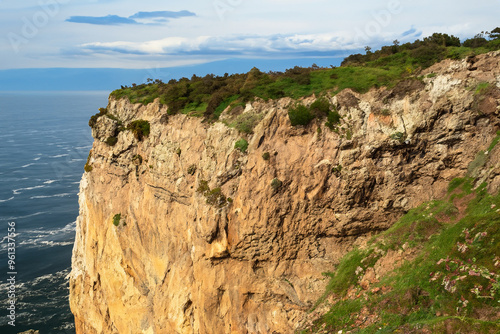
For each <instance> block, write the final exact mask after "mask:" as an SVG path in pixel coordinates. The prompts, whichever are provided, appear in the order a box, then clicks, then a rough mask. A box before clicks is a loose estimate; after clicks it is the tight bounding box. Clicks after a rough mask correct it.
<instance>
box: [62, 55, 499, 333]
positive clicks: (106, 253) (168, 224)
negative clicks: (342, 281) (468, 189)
mask: <svg viewBox="0 0 500 334" xmlns="http://www.w3.org/2000/svg"><path fill="white" fill-rule="evenodd" d="M421 75H422V77H421V78H418V79H417V78H415V79H409V80H406V81H402V82H400V83H399V84H398V85H397V86H396V87H394V88H393V89H386V88H379V89H372V90H370V91H369V92H368V93H366V94H358V93H356V92H354V91H351V90H348V89H346V90H344V91H342V92H341V93H339V94H337V95H335V96H328V99H329V101H330V103H331V104H332V105H333V106H335V107H336V110H338V112H339V114H340V115H341V117H342V118H341V120H340V124H339V125H338V126H337V127H335V128H334V130H335V131H332V130H331V129H330V128H329V127H327V126H325V124H324V120H321V119H316V120H314V121H313V122H312V124H310V125H308V126H306V127H304V126H298V127H292V126H291V125H290V120H289V117H288V110H289V107H290V106H291V105H292V104H293V102H294V101H292V100H291V99H289V98H283V99H280V100H269V101H263V100H255V101H254V102H252V103H248V104H247V105H246V107H244V108H235V109H233V110H229V109H227V110H226V111H225V112H224V113H223V114H222V116H221V120H222V122H216V123H213V124H211V123H207V122H203V120H202V119H200V118H195V117H188V116H186V115H173V116H170V115H168V114H167V107H166V106H162V105H161V104H160V103H159V100H156V101H155V102H154V103H150V104H148V105H145V106H144V105H141V104H131V103H130V102H129V101H128V100H127V99H120V100H115V99H113V98H110V100H109V104H108V106H107V114H106V115H105V114H102V115H100V117H97V118H96V120H95V124H94V126H93V136H94V138H95V141H94V144H93V147H92V150H91V152H90V155H89V161H88V167H89V168H87V169H86V170H87V172H86V173H85V174H84V175H83V177H82V180H81V183H80V197H79V204H80V215H79V217H78V220H77V233H76V240H75V247H74V251H73V260H72V261H73V264H72V272H71V276H70V303H71V309H72V311H73V313H74V315H75V322H76V330H77V333H85V334H92V333H120V334H124V333H134V334H136V333H217V334H218V333H293V332H294V330H295V329H297V327H298V326H299V324H300V323H301V322H303V320H304V319H305V315H306V313H307V311H308V310H309V309H310V308H311V306H312V305H313V304H314V303H315V302H316V300H317V299H318V298H319V297H320V296H321V295H322V293H323V292H324V290H325V286H326V284H327V283H328V282H327V280H326V279H325V277H324V276H323V275H322V273H324V272H328V271H333V270H334V269H335V266H336V265H337V264H338V262H339V259H340V258H341V257H342V256H343V255H344V254H346V252H347V251H349V250H350V249H351V248H352V247H353V246H354V245H361V244H363V243H364V242H366V240H367V238H368V237H370V236H372V235H373V234H374V233H377V232H379V231H382V230H386V229H387V228H389V227H390V226H391V225H392V224H393V223H394V222H395V221H396V220H397V219H398V218H400V217H401V216H402V215H403V214H404V213H406V212H407V211H408V210H409V209H411V208H414V207H416V206H418V205H420V204H421V203H423V202H425V201H429V200H432V199H435V198H440V197H442V196H444V195H446V192H447V189H448V183H449V182H450V181H451V180H452V179H454V178H457V177H463V176H465V175H466V174H467V173H468V172H469V173H471V172H473V173H474V174H475V175H474V177H475V178H477V179H478V180H479V181H480V182H481V181H485V180H487V181H488V191H490V192H495V191H498V189H499V186H500V168H499V167H498V166H499V165H500V163H499V162H498V161H497V162H496V163H493V164H492V165H491V166H490V167H491V168H489V167H488V168H479V169H471V168H470V166H471V162H473V161H474V159H475V158H476V154H477V152H479V151H480V150H487V148H488V146H489V145H490V143H491V141H492V139H493V138H495V136H496V131H497V130H498V129H499V125H500V118H499V116H498V115H499V112H500V107H499V104H500V103H499V100H500V53H499V52H495V53H489V54H485V55H481V56H477V57H475V58H472V59H469V60H460V61H452V60H446V61H444V62H442V63H439V64H436V65H434V66H432V67H431V68H429V69H427V70H425V71H424V72H423V73H421ZM315 100H316V98H315V97H314V96H313V97H308V98H304V99H303V100H301V101H300V103H302V104H305V105H310V104H311V103H312V102H313V101H315ZM245 117H246V118H253V119H257V120H259V121H258V124H257V125H256V126H255V128H254V129H253V133H252V134H244V133H239V132H238V131H237V130H235V129H234V128H231V127H229V126H226V125H225V123H226V124H231V122H232V121H234V120H235V119H242V118H245ZM135 120H145V121H148V122H149V124H150V133H149V135H147V136H146V135H144V136H141V135H137V133H136V134H135V135H134V133H133V131H130V130H126V129H125V128H124V125H127V124H129V123H130V122H132V121H135ZM224 121H225V122H224ZM115 135H116V137H117V139H118V140H117V142H116V144H114V145H113V146H111V145H110V143H109V142H108V143H106V141H107V139H108V138H109V137H113V136H115ZM240 138H245V139H246V140H247V141H248V143H249V145H248V148H247V150H246V152H242V150H239V149H236V148H235V142H237V141H238V140H239V139H240ZM468 169H469V170H468Z"/></svg>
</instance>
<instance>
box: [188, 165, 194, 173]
mask: <svg viewBox="0 0 500 334" xmlns="http://www.w3.org/2000/svg"><path fill="white" fill-rule="evenodd" d="M187 173H188V174H189V175H194V173H196V165H191V166H189V167H188V170H187Z"/></svg>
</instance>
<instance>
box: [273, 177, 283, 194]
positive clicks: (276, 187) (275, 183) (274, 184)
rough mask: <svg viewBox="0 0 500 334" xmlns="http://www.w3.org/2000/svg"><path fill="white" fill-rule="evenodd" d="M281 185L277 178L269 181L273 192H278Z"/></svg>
mask: <svg viewBox="0 0 500 334" xmlns="http://www.w3.org/2000/svg"><path fill="white" fill-rule="evenodd" d="M282 185H283V182H282V181H281V180H279V179H277V178H274V179H272V181H271V188H272V189H273V190H274V191H278V190H279V189H280V188H281V186H282Z"/></svg>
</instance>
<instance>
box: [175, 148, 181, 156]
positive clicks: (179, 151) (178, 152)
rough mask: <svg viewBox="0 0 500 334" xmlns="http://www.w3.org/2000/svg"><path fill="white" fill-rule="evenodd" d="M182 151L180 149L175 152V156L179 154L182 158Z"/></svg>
mask: <svg viewBox="0 0 500 334" xmlns="http://www.w3.org/2000/svg"><path fill="white" fill-rule="evenodd" d="M181 153H182V150H181V149H180V148H178V149H176V150H175V154H177V155H178V156H179V157H180V156H181Z"/></svg>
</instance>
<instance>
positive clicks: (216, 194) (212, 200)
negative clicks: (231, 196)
mask: <svg viewBox="0 0 500 334" xmlns="http://www.w3.org/2000/svg"><path fill="white" fill-rule="evenodd" d="M196 191H197V192H199V193H201V194H202V195H203V196H205V198H206V199H207V204H210V205H213V206H216V207H218V208H222V207H223V206H225V205H226V204H227V203H228V200H227V198H226V196H224V194H223V193H222V189H221V188H214V189H212V190H210V187H209V186H208V181H205V180H200V184H199V186H198V189H197V190H196Z"/></svg>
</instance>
